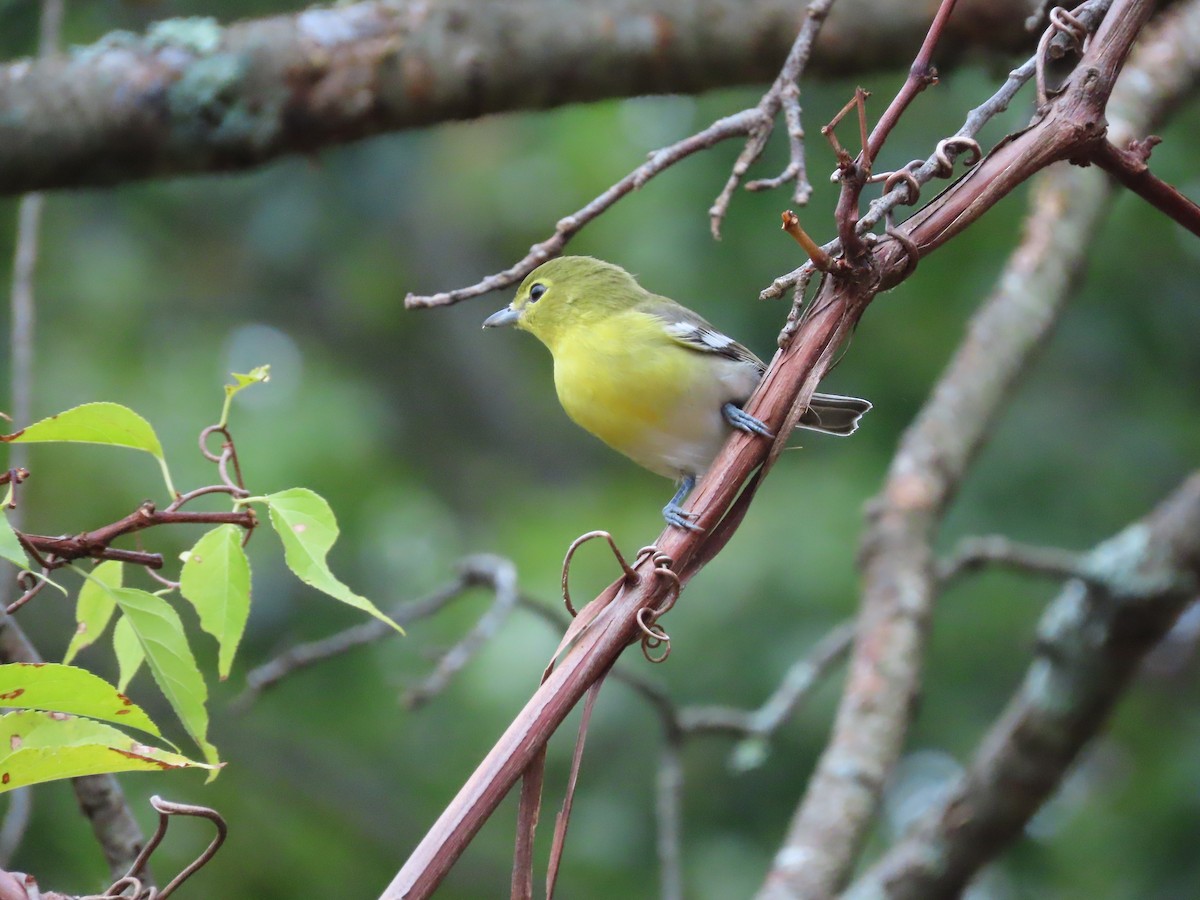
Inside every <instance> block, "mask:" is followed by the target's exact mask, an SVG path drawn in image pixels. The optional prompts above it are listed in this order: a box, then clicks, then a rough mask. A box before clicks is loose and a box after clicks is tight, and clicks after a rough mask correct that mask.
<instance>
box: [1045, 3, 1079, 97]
mask: <svg viewBox="0 0 1200 900" xmlns="http://www.w3.org/2000/svg"><path fill="white" fill-rule="evenodd" d="M1060 34H1061V35H1063V36H1065V37H1066V39H1067V41H1068V42H1069V43H1070V45H1071V47H1072V49H1074V50H1077V51H1079V52H1081V53H1082V52H1083V50H1084V48H1085V47H1086V46H1087V38H1088V29H1087V26H1086V25H1085V24H1084V23H1083V22H1082V21H1080V20H1079V19H1078V18H1076V17H1075V16H1074V15H1073V14H1072V13H1070V12H1069V11H1068V10H1066V9H1064V8H1063V7H1061V6H1056V7H1054V8H1053V9H1052V10H1050V24H1049V26H1048V27H1047V28H1046V30H1045V31H1044V32H1043V33H1042V38H1041V40H1039V41H1038V48H1037V55H1036V56H1035V57H1034V58H1035V60H1036V62H1035V64H1034V76H1035V79H1036V84H1037V108H1038V109H1039V110H1042V109H1045V108H1046V104H1047V103H1048V102H1049V97H1050V92H1049V89H1048V88H1047V87H1046V58H1047V56H1048V55H1049V51H1050V42H1051V41H1053V40H1054V38H1056V37H1057V36H1058V35H1060Z"/></svg>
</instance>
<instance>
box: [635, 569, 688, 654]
mask: <svg viewBox="0 0 1200 900" xmlns="http://www.w3.org/2000/svg"><path fill="white" fill-rule="evenodd" d="M647 550H650V551H653V550H654V548H653V547H648V548H645V549H644V550H643V551H642V553H644V552H646V551H647ZM640 555H641V553H639V556H640ZM673 562H674V561H673V560H672V559H671V557H669V556H667V555H666V554H665V553H657V552H655V553H654V556H653V563H654V576H655V577H656V578H666V579H667V580H668V581H669V585H668V589H667V596H666V599H664V600H663V602H662V604H661V605H660V606H659V607H658V608H657V609H651V608H650V607H648V606H643V607H642V608H641V609H639V610H638V611H637V623H638V627H639V628H640V629H641V630H642V639H641V645H642V656H644V657H646V660H647V661H648V662H652V663H660V662H665V661H666V658H667V657H668V656H670V655H671V636H670V635H669V634H667V633H666V632H665V631H664V630H663V628H662V626H661V625H659V624H658V620H659V619H660V618H662V617H663V616H665V615H666V614H667V613H669V612H670V611H671V609H672V608H673V607H674V606H675V601H676V600H678V599H679V592H680V590H682V588H683V586H682V584H680V581H679V576H678V575H677V574H675V571H674V570H673V569H672V568H671V566H672V564H673ZM659 647H663V648H664V649H663V652H662V653H660V654H657V655H656V654H655V653H654V651H655V650H657V649H658V648H659Z"/></svg>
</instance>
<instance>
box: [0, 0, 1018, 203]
mask: <svg viewBox="0 0 1200 900" xmlns="http://www.w3.org/2000/svg"><path fill="white" fill-rule="evenodd" d="M962 6H963V10H962V11H961V13H960V14H959V15H958V16H956V17H955V18H956V21H955V23H954V24H953V26H952V29H953V33H952V40H950V41H948V46H950V47H953V48H954V50H953V52H954V53H961V52H966V51H969V50H970V49H971V48H972V47H975V48H978V47H988V48H991V49H993V50H1008V49H1012V48H1014V47H1016V46H1025V45H1028V43H1029V41H1030V37H1029V35H1028V34H1027V33H1025V32H1024V30H1023V28H1022V27H1021V22H1022V18H1023V17H1022V15H1021V12H1022V11H1023V10H1024V9H1025V8H1026V7H1027V2H1026V0H1003V2H998V0H972V2H964V3H963V4H962ZM803 16H804V5H803V4H800V3H796V2H793V0H747V2H739V0H700V2H687V0H597V2H592V3H587V4H564V3H559V2H551V0H524V2H514V3H471V2H467V0H447V2H440V3H430V2H424V0H392V2H382V0H373V2H363V3H355V4H350V5H346V6H339V7H334V8H328V9H321V8H314V9H309V10H306V11H304V12H301V13H297V14H295V15H290V16H277V17H273V18H268V19H261V20H257V21H247V22H243V23H238V24H234V25H229V26H227V27H222V26H219V25H218V24H217V23H215V22H213V21H211V20H203V19H190V20H182V19H179V20H170V21H167V22H162V23H159V24H158V25H156V26H153V27H152V28H151V29H150V30H149V31H148V32H147V33H146V34H145V35H141V36H136V35H131V34H126V33H118V34H112V35H109V36H108V37H106V38H105V39H103V40H101V41H99V42H97V43H96V44H93V45H92V46H90V47H85V48H79V49H76V50H74V51H73V52H72V53H70V54H69V55H67V56H60V57H57V58H54V59H50V60H45V61H30V60H21V61H18V62H14V63H10V64H8V65H6V66H4V67H0V113H2V115H0V193H5V194H13V193H19V192H22V191H27V190H34V189H40V188H61V187H79V186H85V185H100V184H113V183H118V182H122V181H127V180H131V179H136V178H145V177H151V176H158V175H175V174H180V173H187V172H206V171H219V170H230V169H243V168H248V167H251V166H255V165H260V164H262V163H265V162H268V161H270V160H273V159H276V158H278V157H280V156H282V155H285V154H289V153H298V152H299V153H311V152H314V151H317V150H319V149H322V148H324V147H328V146H332V145H336V144H340V143H344V142H346V141H350V140H355V139H357V138H362V137H366V136H368V135H372V134H378V133H381V132H385V131H393V130H397V129H403V128H413V127H418V126H422V125H428V124H431V123H434V122H442V121H448V120H453V119H465V118H475V117H478V116H480V115H483V114H486V113H495V112H506V111H511V110H517V109H536V108H546V107H553V106H559V105H562V104H566V103H575V102H582V101H589V100H598V99H603V98H608V97H628V96H634V95H639V94H650V93H696V92H700V91H703V90H708V89H712V88H717V87H727V86H732V85H738V84H750V83H762V82H765V81H769V80H770V79H771V78H773V77H774V76H775V75H776V73H777V71H778V68H779V65H780V63H781V62H782V61H783V59H784V57H785V56H786V54H787V52H788V48H789V46H790V44H791V40H792V37H794V35H795V34H796V32H797V29H798V27H799V25H800V22H801V19H802V17H803ZM925 26H926V22H925V12H924V8H923V7H922V6H921V5H920V4H912V3H909V2H907V0H842V2H841V3H838V4H837V5H836V6H835V8H834V13H833V14H832V15H831V16H830V18H829V21H828V22H827V23H826V25H825V30H826V36H825V40H824V41H823V42H822V44H821V45H820V46H818V48H817V52H816V56H815V58H814V61H813V68H814V69H816V70H823V71H826V72H844V71H849V70H856V71H861V70H862V69H864V68H878V67H884V66H887V65H889V64H894V63H898V62H901V61H906V60H907V59H909V58H911V53H912V51H913V49H914V48H915V47H916V46H917V44H918V43H919V41H920V39H921V36H922V35H923V34H924V31H925ZM949 55H950V54H948V56H949Z"/></svg>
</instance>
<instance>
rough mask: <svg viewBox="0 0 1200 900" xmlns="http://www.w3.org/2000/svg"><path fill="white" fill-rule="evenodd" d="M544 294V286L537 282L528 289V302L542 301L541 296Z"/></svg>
mask: <svg viewBox="0 0 1200 900" xmlns="http://www.w3.org/2000/svg"><path fill="white" fill-rule="evenodd" d="M544 293H546V286H545V285H544V284H542V283H541V282H538V283H537V284H535V285H534V286H533V287H531V288H530V289H529V302H530V303H537V302H538V301H539V300H541V299H542V294H544Z"/></svg>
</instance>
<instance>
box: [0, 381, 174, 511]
mask: <svg viewBox="0 0 1200 900" xmlns="http://www.w3.org/2000/svg"><path fill="white" fill-rule="evenodd" d="M0 440H4V441H9V442H12V443H21V444H29V443H44V442H65V443H84V444H111V445H113V446H117V447H131V448H133V449H134V450H144V451H145V452H147V453H149V454H150V455H151V456H153V457H154V458H155V459H157V460H158V464H159V466H160V467H161V468H162V471H163V477H164V478H165V479H166V482H167V489H168V490H169V491H170V493H171V496H175V488H174V485H172V484H171V475H170V473H169V472H168V471H167V461H166V458H165V457H164V456H163V449H162V444H161V443H159V440H158V435H156V434H155V433H154V429H153V428H152V427H151V426H150V423H149V422H147V421H146V420H145V419H143V418H142V417H141V416H139V415H138V414H137V413H135V412H134V411H133V410H132V409H130V408H129V407H127V406H121V404H119V403H85V404H84V405H83V406H76V407H74V408H72V409H68V410H65V411H63V412H60V413H59V414H58V415H56V416H51V417H50V418H48V419H42V420H41V421H40V422H35V423H33V424H32V425H30V426H29V427H28V428H22V429H21V430H20V431H17V432H14V433H13V434H9V435H4V436H3V437H2V438H0Z"/></svg>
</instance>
